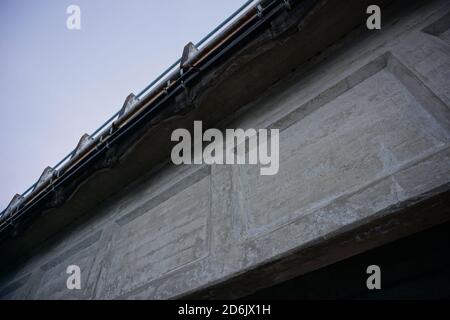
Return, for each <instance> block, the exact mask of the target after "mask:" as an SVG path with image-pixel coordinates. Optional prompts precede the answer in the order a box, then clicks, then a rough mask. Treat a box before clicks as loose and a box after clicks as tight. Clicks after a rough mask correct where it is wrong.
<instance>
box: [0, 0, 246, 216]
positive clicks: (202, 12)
mask: <svg viewBox="0 0 450 320" xmlns="http://www.w3.org/2000/svg"><path fill="white" fill-rule="evenodd" d="M244 2H245V0H227V1H223V0H159V1H157V0H70V1H66V0H39V1H30V0H0V150H1V158H0V159H1V160H0V181H1V184H0V211H1V210H3V209H4V208H5V207H6V206H7V204H8V203H9V201H10V200H11V198H12V197H13V195H14V194H15V193H22V192H23V191H25V190H26V189H27V188H28V187H29V186H30V185H32V184H33V183H34V182H35V181H36V180H37V179H38V178H39V176H40V175H41V173H42V171H43V170H44V168H45V167H46V166H54V165H55V164H56V163H57V162H59V160H61V159H62V158H63V157H64V156H65V155H66V154H67V153H69V152H70V151H71V150H72V149H73V148H74V147H75V146H76V144H77V142H78V140H79V138H80V137H81V136H82V134H83V133H91V132H93V131H94V130H95V129H96V128H97V127H99V126H100V125H101V124H102V123H103V122H104V121H106V120H107V119H108V118H109V117H110V116H111V115H113V114H114V113H115V112H116V111H117V110H118V109H119V108H120V107H121V106H122V104H123V101H124V100H125V98H126V96H127V95H128V94H129V93H130V92H134V93H135V94H137V93H139V92H140V91H141V90H142V89H143V88H144V87H145V86H146V85H147V84H148V83H150V82H151V81H152V80H153V79H154V78H156V77H157V76H158V75H159V74H160V73H161V72H162V71H164V70H165V69H166V68H167V67H168V66H169V65H171V64H172V63H173V62H175V61H176V60H177V59H178V58H179V57H180V56H181V53H182V49H183V47H184V45H185V44H187V43H188V42H189V41H192V42H194V43H196V42H198V41H199V40H200V39H201V38H203V36H205V35H206V34H207V33H209V31H211V30H212V29H214V27H216V26H217V25H218V24H219V23H220V22H222V21H223V20H224V19H225V18H227V17H228V16H229V15H230V14H231V13H232V12H234V11H235V10H236V9H237V8H239V7H240V6H241V5H242V4H243V3H244ZM71 4H74V5H78V6H79V7H80V9H81V30H68V29H67V28H66V20H67V18H68V16H69V15H68V14H67V13H66V9H67V7H68V6H69V5H71Z"/></svg>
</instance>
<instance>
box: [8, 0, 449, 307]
mask: <svg viewBox="0 0 450 320" xmlns="http://www.w3.org/2000/svg"><path fill="white" fill-rule="evenodd" d="M289 3H290V5H289V6H287V5H286V4H285V2H283V1H272V2H271V1H263V3H262V4H263V6H262V8H263V9H264V10H261V7H260V8H259V9H258V8H256V9H254V10H256V11H255V12H256V14H255V12H253V11H252V12H253V13H252V12H250V13H248V14H247V15H246V16H245V17H244V18H241V21H238V22H237V23H236V24H235V25H236V29H234V30H229V33H227V34H226V37H222V38H220V39H219V40H220V42H218V45H216V46H212V45H211V46H210V47H207V49H209V51H208V52H207V53H205V52H203V53H202V50H201V49H200V50H199V51H197V48H195V47H192V46H188V47H187V48H186V49H185V52H184V54H183V60H182V62H181V65H180V67H179V69H180V70H183V72H179V71H180V70H177V71H176V77H180V76H183V77H185V78H183V79H184V81H183V83H181V82H180V83H181V84H182V85H181V84H180V83H178V82H177V81H178V80H177V79H178V78H174V79H175V80H173V82H170V83H169V85H168V87H166V88H164V90H165V91H161V92H163V93H156V94H155V95H153V96H151V97H149V98H143V99H135V98H134V96H130V97H129V99H127V102H126V104H125V105H124V109H123V110H122V111H123V112H122V115H121V117H124V118H120V119H119V120H117V122H116V123H115V124H113V125H111V127H110V128H108V130H107V133H105V135H104V136H102V137H101V138H99V139H97V140H95V139H93V138H91V137H89V136H86V137H84V138H83V139H82V141H80V145H79V148H78V149H77V150H78V152H79V153H77V154H74V156H73V159H72V162H69V164H68V165H67V166H66V167H65V168H64V169H63V170H60V171H58V172H55V170H52V169H51V168H50V169H49V170H47V171H46V172H45V174H44V175H43V177H42V178H41V180H40V183H42V184H41V185H39V183H38V185H37V186H36V188H37V189H36V192H35V193H34V194H33V196H32V197H28V198H21V197H20V196H18V197H16V198H15V199H14V200H13V201H12V203H11V205H10V207H9V209H8V210H9V211H8V210H7V212H6V213H7V215H6V214H5V215H4V216H3V217H2V220H1V222H2V223H3V224H2V226H3V227H4V228H3V229H2V231H1V237H2V238H1V243H0V257H1V258H0V261H1V263H0V268H1V270H0V297H1V298H3V299H167V298H180V297H186V298H239V297H245V296H248V295H250V294H252V293H255V292H257V291H258V290H260V289H262V288H266V287H269V286H272V285H275V284H279V283H282V282H285V281H288V280H290V279H293V278H295V277H299V276H302V275H308V274H310V273H311V272H313V271H314V270H319V269H320V268H323V267H325V266H329V265H332V264H334V263H336V262H338V261H345V260H346V259H349V258H350V257H352V256H355V255H357V254H360V253H363V252H367V251H368V250H370V249H372V248H376V247H380V246H383V245H385V244H387V243H389V242H392V241H396V240H397V239H400V238H403V237H405V236H408V235H412V234H415V233H417V232H420V231H422V230H425V229H428V228H431V227H433V226H436V225H440V224H443V223H445V222H446V221H448V220H449V214H450V197H449V194H450V184H449V183H450V85H449V83H450V3H449V2H448V1H445V0H441V1H439V0H433V1H401V0H399V1H394V0H393V1H388V0H386V1H364V0H349V1H345V2H344V1H338V0H329V1H290V2H289ZM374 3H377V4H379V5H380V7H381V8H382V28H381V30H368V29H367V28H366V19H367V16H368V15H367V14H366V8H367V6H368V5H370V4H374ZM258 10H260V11H259V12H257V11H258ZM253 19H255V20H253ZM256 19H260V20H258V21H256ZM205 50H206V49H205ZM199 56H200V58H198V57H199ZM192 59H194V60H192ZM195 59H196V60H195ZM124 81H126V80H125V79H124ZM172 83H173V86H172ZM179 84H180V85H179ZM155 106H157V107H158V108H159V109H158V108H156V107H155ZM154 107H155V108H154ZM149 110H157V112H156V111H151V112H150V111H149ZM194 120H202V121H203V124H204V126H205V127H211V128H220V129H225V128H243V129H247V128H277V129H279V130H280V166H279V172H278V174H276V175H273V176H262V175H260V174H259V172H260V170H259V166H258V165H180V166H176V165H173V164H172V163H171V161H170V150H171V148H172V146H173V142H171V141H170V135H171V132H172V131H173V130H174V129H176V128H187V129H189V130H192V128H193V122H194ZM90 139H91V140H92V141H93V142H92V141H90ZM93 145H94V147H92V146H93ZM38 191H39V192H38ZM5 221H6V222H5ZM430 250H433V248H430ZM374 263H375V264H376V261H375V262H374ZM69 265H78V266H79V267H80V268H81V289H80V290H68V289H67V287H66V281H67V278H68V274H67V273H66V269H67V267H68V266H69ZM362 272H365V270H363V271H362Z"/></svg>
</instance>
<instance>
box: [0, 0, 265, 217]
mask: <svg viewBox="0 0 450 320" xmlns="http://www.w3.org/2000/svg"><path fill="white" fill-rule="evenodd" d="M259 1H260V0H248V1H246V2H245V3H244V4H243V5H242V6H241V7H240V8H238V9H237V10H236V11H235V12H233V13H232V14H231V15H230V16H229V17H228V18H226V19H225V20H224V21H223V22H221V23H220V24H219V25H218V26H217V27H216V28H214V29H213V30H212V31H211V32H210V33H208V34H207V35H206V36H205V37H203V38H202V39H201V40H200V41H199V42H198V43H197V44H196V45H195V46H196V47H197V48H199V49H201V47H202V45H204V44H205V43H206V42H207V41H208V40H210V39H211V38H212V37H213V36H214V35H216V34H217V33H218V32H220V31H221V30H222V29H223V28H225V27H226V26H227V25H229V24H230V23H232V22H233V21H234V20H235V19H236V18H238V17H239V15H240V14H241V13H242V12H243V11H244V10H245V9H246V8H248V7H249V6H250V5H252V4H254V3H258V2H259ZM180 62H181V58H180V59H178V60H177V61H176V62H174V63H173V64H172V65H171V66H170V67H168V68H167V69H166V70H165V71H164V72H162V73H161V74H160V75H159V76H158V77H157V78H156V79H155V80H153V81H152V82H151V83H150V84H149V85H147V86H146V87H145V88H144V89H143V90H142V91H141V92H139V93H138V94H137V95H136V98H138V99H139V98H141V97H143V96H145V94H146V93H148V92H149V91H151V89H152V88H154V87H155V86H156V85H158V84H159V83H160V82H161V80H162V79H164V77H165V76H166V75H168V74H169V73H170V72H171V71H173V70H174V69H175V68H177V66H178V65H179V64H180ZM119 116H120V110H118V111H117V112H116V113H115V114H114V115H112V116H111V117H110V118H109V119H108V120H107V121H106V122H104V123H103V124H102V125H101V126H100V127H98V128H97V129H96V130H95V131H94V132H93V133H92V134H91V135H90V137H91V138H95V137H97V136H98V135H99V134H101V133H102V132H103V130H104V129H105V128H107V127H108V126H110V125H111V124H112V123H113V122H114V121H115V120H117V119H118V118H119ZM75 152H76V149H74V150H72V151H71V152H70V153H69V154H68V155H66V156H65V157H64V158H63V159H61V160H60V161H59V162H58V163H57V164H56V165H55V166H54V167H52V169H53V170H57V169H59V168H61V167H62V166H63V164H65V163H66V162H67V161H69V160H70V159H71V158H72V157H73V156H74V154H75ZM37 183H38V181H36V182H35V183H34V184H33V185H31V186H30V187H29V188H28V189H27V190H25V191H24V192H23V193H22V194H21V196H22V197H26V196H27V195H28V194H29V193H31V192H32V191H33V190H34V188H35V187H36V185H37ZM6 209H7V208H5V209H4V210H3V211H2V212H1V213H0V219H1V218H2V217H3V215H4V213H5V212H6Z"/></svg>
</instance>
